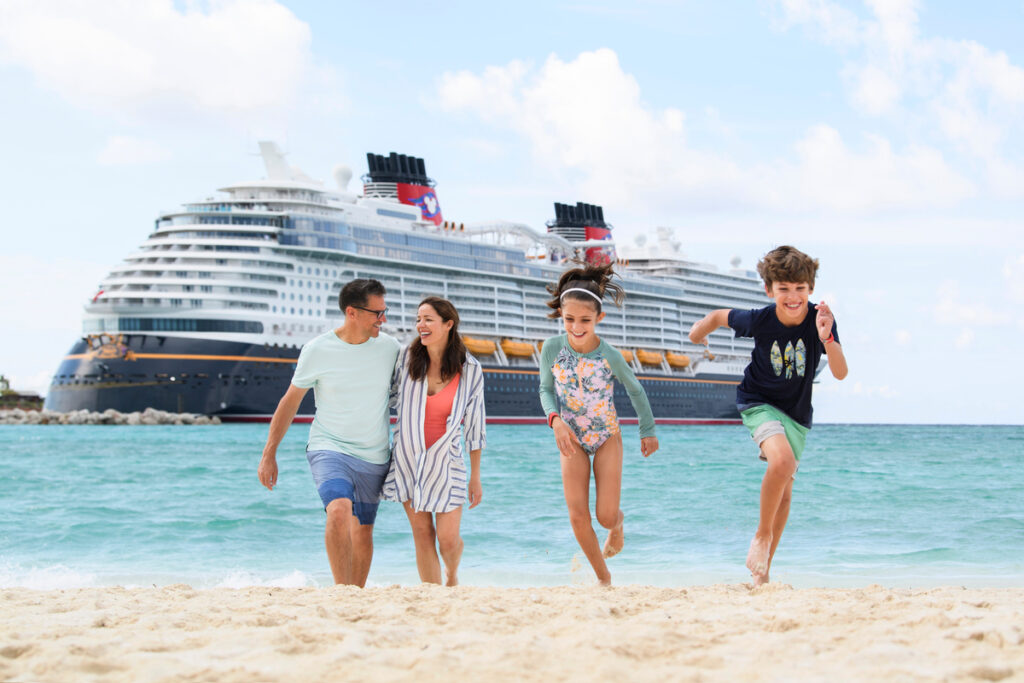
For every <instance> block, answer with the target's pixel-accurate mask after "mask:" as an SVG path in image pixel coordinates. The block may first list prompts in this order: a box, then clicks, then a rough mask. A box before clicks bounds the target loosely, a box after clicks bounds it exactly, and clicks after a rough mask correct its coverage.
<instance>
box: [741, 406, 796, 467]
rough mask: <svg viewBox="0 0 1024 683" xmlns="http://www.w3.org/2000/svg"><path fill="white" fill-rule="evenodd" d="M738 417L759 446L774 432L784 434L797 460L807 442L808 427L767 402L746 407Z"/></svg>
mask: <svg viewBox="0 0 1024 683" xmlns="http://www.w3.org/2000/svg"><path fill="white" fill-rule="evenodd" d="M740 417H742V418H743V424H744V425H745V426H746V428H747V429H749V430H750V438H751V439H753V440H754V443H756V444H757V445H758V447H759V448H760V446H761V444H762V443H763V442H764V440H765V439H767V438H768V437H770V436H774V435H776V434H785V436H786V441H788V442H789V447H790V448H792V449H793V455H794V456H795V457H796V460H797V462H799V461H800V454H801V453H803V452H804V445H805V444H806V443H807V432H809V431H810V429H808V428H807V427H804V426H803V425H802V424H800V423H799V422H797V421H796V420H794V419H793V418H791V417H790V416H789V415H786V414H785V413H784V412H782V411H781V410H779V409H778V408H776V407H775V406H771V405H768V404H767V403H765V404H762V405H759V406H754V407H753V408H747V409H746V410H744V411H743V412H742V413H740ZM761 459H762V460H764V459H765V457H764V454H763V453H762V454H761Z"/></svg>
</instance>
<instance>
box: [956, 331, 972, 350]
mask: <svg viewBox="0 0 1024 683" xmlns="http://www.w3.org/2000/svg"><path fill="white" fill-rule="evenodd" d="M973 343H974V330H972V329H970V328H967V327H965V328H964V329H962V330H960V334H958V335H957V337H956V339H954V340H953V346H955V347H956V348H958V349H960V350H961V351H962V350H963V349H966V348H968V347H969V346H970V345H971V344H973Z"/></svg>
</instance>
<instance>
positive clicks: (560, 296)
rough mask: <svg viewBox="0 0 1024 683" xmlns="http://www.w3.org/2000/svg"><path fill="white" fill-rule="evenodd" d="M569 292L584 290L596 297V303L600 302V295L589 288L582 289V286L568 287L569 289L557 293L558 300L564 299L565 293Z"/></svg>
mask: <svg viewBox="0 0 1024 683" xmlns="http://www.w3.org/2000/svg"><path fill="white" fill-rule="evenodd" d="M569 292H584V293H586V294H589V295H590V296H592V297H594V298H595V299H597V303H601V297H599V296H598V295H597V294H594V293H593V292H591V291H590V290H589V289H583V288H582V287H570V288H569V289H567V290H565V291H564V292H562V293H561V294H559V295H558V300H559V301H561V300H562V299H564V298H565V295H566V294H568V293H569Z"/></svg>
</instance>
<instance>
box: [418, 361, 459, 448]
mask: <svg viewBox="0 0 1024 683" xmlns="http://www.w3.org/2000/svg"><path fill="white" fill-rule="evenodd" d="M459 377H460V375H455V377H452V381H451V382H448V385H447V386H446V387H445V388H444V389H442V390H441V391H439V392H437V393H436V394H434V395H433V396H427V408H426V411H425V412H424V415H423V441H424V442H425V443H426V446H427V448H430V447H431V446H433V445H434V443H435V442H436V441H437V440H438V439H440V438H441V437H442V436H444V432H445V429H446V428H447V426H448V425H447V422H448V416H449V415H451V414H452V403H453V402H454V401H455V388H456V387H458V386H459Z"/></svg>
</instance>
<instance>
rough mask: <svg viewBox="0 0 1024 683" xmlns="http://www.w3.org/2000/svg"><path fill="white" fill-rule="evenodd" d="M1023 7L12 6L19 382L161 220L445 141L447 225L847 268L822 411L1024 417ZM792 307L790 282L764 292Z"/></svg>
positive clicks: (837, 270) (271, 2) (6, 11)
mask: <svg viewBox="0 0 1024 683" xmlns="http://www.w3.org/2000/svg"><path fill="white" fill-rule="evenodd" d="M1021 35H1024V0H1007V1H1005V2H981V3H967V4H965V3H960V2H954V1H952V0H949V1H945V2H933V1H925V0H920V1H913V0H868V1H867V2H835V1H832V0H750V1H749V2H727V3H707V2H697V1H696V0H692V1H691V0H678V1H676V2H669V1H659V0H648V1H643V0H641V1H639V2H632V3H621V2H597V1H586V0H581V1H579V2H565V3H561V2H551V1H548V2H531V1H524V2H520V3H515V4H511V5H510V4H508V3H479V2H448V3H436V4H435V5H434V6H426V5H423V4H422V3H411V2H400V1H396V2H391V3H366V2H360V3H355V2H340V1H339V2H331V3H325V2H312V1H308V2H306V1H298V0H296V1H292V0H236V1H231V0H225V1H209V2H172V1H170V0H90V1H89V2H81V1H80V0H4V2H3V3H0V131H2V135H3V138H2V140H3V142H2V144H3V150H4V153H3V155H2V161H0V200H2V206H3V208H4V212H3V218H2V220H0V234H2V237H3V249H2V250H0V271H2V272H3V274H4V281H5V283H6V286H7V296H5V297H3V298H2V300H0V330H2V334H0V374H4V375H6V376H7V377H8V378H9V379H11V383H12V386H13V387H14V388H17V389H21V390H34V391H37V392H40V393H45V390H46V387H47V385H48V383H49V378H50V376H51V375H52V373H53V372H54V371H55V370H56V368H57V365H58V362H59V360H60V358H61V357H62V356H63V355H64V354H65V353H66V352H67V350H68V349H69V348H70V347H71V345H72V343H73V342H74V341H75V340H76V339H77V338H78V337H79V336H80V334H81V327H80V319H81V313H82V308H83V305H84V304H85V302H86V301H87V300H88V298H89V297H90V296H91V295H92V294H93V293H95V291H96V287H97V285H98V284H99V282H100V281H101V280H102V279H103V277H104V275H105V274H106V273H107V272H108V271H109V270H110V269H111V268H112V267H113V266H115V265H117V264H118V263H119V262H120V260H121V259H122V258H123V257H124V256H126V255H127V254H128V253H130V252H132V251H133V250H134V249H135V247H136V246H137V245H138V244H139V243H141V242H142V241H143V240H144V239H145V238H146V236H147V234H148V233H149V232H150V231H151V230H152V228H153V221H154V219H155V218H156V217H157V214H158V213H159V212H160V211H161V210H167V209H172V208H174V207H176V206H178V205H180V204H181V203H183V202H187V201H190V200H193V199H198V198H203V197H207V196H210V195H212V194H214V191H215V190H216V189H217V188H220V187H224V186H226V185H228V184H231V183H234V182H237V181H242V180H253V179H258V178H261V177H263V175H264V170H263V167H262V163H261V161H260V159H259V157H258V156H257V141H259V140H264V139H270V140H275V141H277V142H278V144H279V145H281V147H282V148H283V149H284V150H285V151H286V152H287V154H288V161H289V163H291V164H293V165H295V166H298V167H300V168H302V169H303V170H304V171H305V172H306V173H308V174H309V175H311V176H313V177H315V178H320V179H323V180H324V181H325V183H327V184H328V185H331V184H332V183H333V181H332V180H331V178H332V173H333V170H334V169H335V167H336V166H337V165H338V164H345V165H348V166H349V167H350V168H352V169H353V171H354V181H353V185H358V178H359V176H361V175H362V174H363V173H365V172H366V166H365V165H366V161H365V155H366V153H367V152H374V153H378V154H388V153H390V152H392V151H395V152H399V153H404V154H410V155H415V156H420V157H423V158H424V159H425V160H426V167H427V172H428V174H429V175H430V176H431V177H433V178H434V179H435V180H436V181H437V191H438V196H439V198H440V200H441V205H442V209H443V211H444V214H445V217H446V218H448V219H453V220H457V221H460V222H465V223H467V224H469V223H474V222H484V221H490V220H495V219H503V220H511V221H517V222H523V223H528V224H531V225H533V226H535V227H538V228H542V227H543V224H544V222H545V221H546V220H549V219H551V218H553V208H552V204H553V203H554V202H563V203H569V204H574V203H576V202H578V201H583V202H587V203H591V204H599V205H601V206H602V207H603V208H604V214H605V218H606V219H607V220H609V221H610V222H611V223H612V224H613V225H614V226H615V227H614V236H615V238H616V240H618V241H624V242H631V241H632V240H634V239H636V238H637V237H638V236H640V235H641V234H645V233H647V234H650V233H653V231H654V230H655V229H656V228H658V227H670V228H672V229H674V231H675V236H676V239H677V240H678V241H680V242H681V243H682V245H683V247H682V248H683V251H684V252H685V254H686V256H687V257H688V258H691V259H693V260H697V261H702V262H708V263H712V264H715V265H717V266H718V267H720V268H723V269H725V268H728V267H729V266H728V264H729V261H730V260H731V259H732V258H734V257H738V258H740V259H741V263H742V264H743V266H745V267H747V268H753V267H754V266H755V264H756V263H757V260H758V258H759V257H760V256H761V255H763V254H764V253H765V252H767V251H768V250H770V249H772V248H773V247H775V246H778V245H781V244H793V245H795V246H797V247H798V248H800V249H802V250H803V251H805V252H807V253H809V254H810V255H812V256H814V257H815V258H818V259H819V260H820V262H821V268H820V270H819V273H818V281H817V284H816V289H815V292H814V296H813V297H812V299H813V300H825V301H827V302H828V303H829V304H830V305H831V307H832V309H833V311H834V312H835V315H836V321H837V325H838V328H839V331H840V334H841V336H842V340H843V348H844V351H845V354H846V357H847V360H848V362H849V366H850V374H849V377H848V378H847V379H845V380H844V381H842V382H839V381H837V380H835V379H834V378H832V377H830V376H827V373H826V375H825V376H824V377H823V379H822V381H821V383H820V384H819V385H818V386H817V387H816V388H815V395H814V402H815V406H816V408H815V419H816V421H817V422H884V423H1001V424H1022V423H1024V410H1022V409H1021V407H1020V401H1019V400H1018V399H1017V397H1016V394H1017V389H1018V387H1019V386H1021V385H1022V384H1024V370H1022V363H1021V351H1022V350H1024V344H1022V342H1021V335H1022V333H1024V218H1022V217H1024V41H1021V40H1020V36H1021ZM765 303H766V304H767V303H768V300H767V299H766V302H765Z"/></svg>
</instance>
